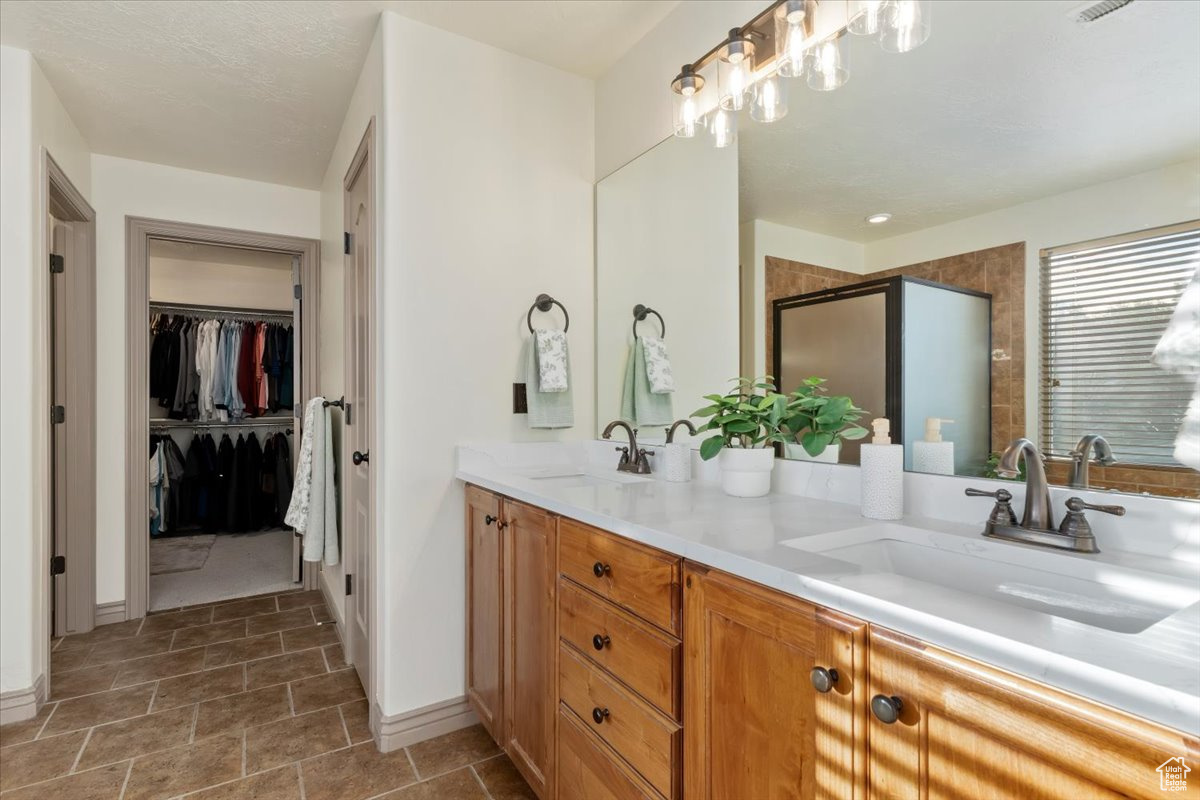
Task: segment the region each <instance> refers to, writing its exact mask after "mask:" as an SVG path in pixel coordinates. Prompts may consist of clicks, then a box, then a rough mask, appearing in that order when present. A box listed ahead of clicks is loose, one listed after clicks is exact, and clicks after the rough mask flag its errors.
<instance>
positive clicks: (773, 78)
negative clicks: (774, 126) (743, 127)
mask: <svg viewBox="0 0 1200 800" xmlns="http://www.w3.org/2000/svg"><path fill="white" fill-rule="evenodd" d="M787 83H788V82H787V81H786V80H784V79H783V78H781V77H779V73H773V74H771V75H768V76H767V77H765V78H763V79H762V80H761V81H760V82H759V84H758V91H757V92H755V94H754V103H753V105H751V106H750V119H752V120H754V121H755V122H776V121H778V120H781V119H783V118H784V117H786V116H787V111H788V107H787Z"/></svg>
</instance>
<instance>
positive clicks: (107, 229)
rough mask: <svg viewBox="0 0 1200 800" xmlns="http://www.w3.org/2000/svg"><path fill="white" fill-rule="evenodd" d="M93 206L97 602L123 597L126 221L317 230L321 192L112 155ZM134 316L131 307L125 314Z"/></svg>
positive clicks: (96, 175)
mask: <svg viewBox="0 0 1200 800" xmlns="http://www.w3.org/2000/svg"><path fill="white" fill-rule="evenodd" d="M92 195H93V196H92V206H93V207H94V208H95V209H96V218H97V226H96V262H97V263H96V271H97V281H96V302H97V314H96V322H97V328H98V330H97V365H96V366H97V384H98V385H97V387H96V389H97V391H96V402H97V415H98V418H99V420H100V425H99V426H98V429H97V435H96V459H97V464H96V467H97V469H96V477H97V487H96V488H97V492H96V494H97V498H98V502H97V505H98V508H97V519H96V522H97V525H96V536H97V547H96V602H97V603H110V602H115V601H119V600H123V599H125V515H126V509H125V484H124V482H125V474H126V472H125V402H126V398H125V314H126V308H125V217H126V216H127V215H128V216H135V217H151V218H155V219H167V220H175V221H179V222H190V223H200V224H203V225H218V226H223V227H227V228H240V229H242V230H251V231H259V232H262V233H276V234H286V235H290V236H303V237H307V238H312V239H316V238H319V237H320V234H321V224H320V211H321V195H320V193H319V192H316V191H313V190H309V189H297V188H294V187H290V186H278V185H275V184H270V183H261V182H259V181H248V180H244V179H241V178H231V177H228V176H225V175H214V174H211V173H207V172H196V171H194V170H187V169H179V168H177V167H166V166H162V165H160V164H150V163H147V162H144V161H131V160H128V159H124V158H114V157H112V156H104V155H94V156H93V157H92ZM130 311H132V312H133V313H139V312H137V310H136V309H130Z"/></svg>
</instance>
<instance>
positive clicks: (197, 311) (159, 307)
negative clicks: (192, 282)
mask: <svg viewBox="0 0 1200 800" xmlns="http://www.w3.org/2000/svg"><path fill="white" fill-rule="evenodd" d="M149 305H150V311H151V312H152V313H163V312H165V313H174V314H182V315H184V316H193V317H200V316H208V317H213V318H221V319H240V320H242V319H244V320H264V321H266V320H286V321H287V322H289V323H290V322H292V320H293V315H292V312H291V311H283V310H281V309H278V308H245V307H239V306H205V305H195V304H192V303H158V302H155V301H153V300H151V301H150V304H149Z"/></svg>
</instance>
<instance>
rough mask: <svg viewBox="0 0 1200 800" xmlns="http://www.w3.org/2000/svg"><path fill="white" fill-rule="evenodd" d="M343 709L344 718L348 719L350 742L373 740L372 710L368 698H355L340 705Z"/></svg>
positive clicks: (347, 727) (347, 729)
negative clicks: (368, 706) (368, 704)
mask: <svg viewBox="0 0 1200 800" xmlns="http://www.w3.org/2000/svg"><path fill="white" fill-rule="evenodd" d="M338 708H340V709H341V710H342V719H344V720H345V721H346V733H348V734H350V744H358V743H359V742H369V741H371V738H372V737H371V723H370V712H369V710H368V709H367V701H366V700H355V701H354V702H353V703H344V704H343V705H341V706H338Z"/></svg>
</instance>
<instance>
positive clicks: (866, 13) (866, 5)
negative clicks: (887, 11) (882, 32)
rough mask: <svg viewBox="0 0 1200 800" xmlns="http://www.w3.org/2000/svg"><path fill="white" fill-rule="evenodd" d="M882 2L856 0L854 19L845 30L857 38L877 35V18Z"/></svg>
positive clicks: (877, 0) (878, 0)
mask: <svg viewBox="0 0 1200 800" xmlns="http://www.w3.org/2000/svg"><path fill="white" fill-rule="evenodd" d="M882 7H883V0H858V3H857V8H856V9H855V10H854V17H853V19H851V20H850V24H849V25H847V26H846V30H848V31H850V32H851V33H853V34H857V35H858V36H874V35H875V34H877V33H879V16H880V11H881V10H882Z"/></svg>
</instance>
